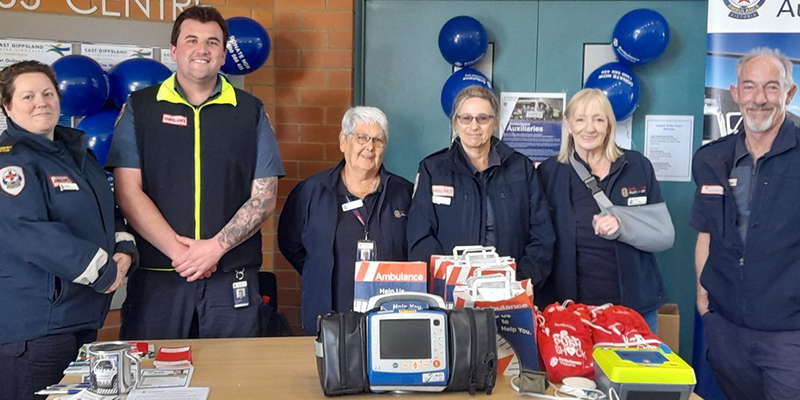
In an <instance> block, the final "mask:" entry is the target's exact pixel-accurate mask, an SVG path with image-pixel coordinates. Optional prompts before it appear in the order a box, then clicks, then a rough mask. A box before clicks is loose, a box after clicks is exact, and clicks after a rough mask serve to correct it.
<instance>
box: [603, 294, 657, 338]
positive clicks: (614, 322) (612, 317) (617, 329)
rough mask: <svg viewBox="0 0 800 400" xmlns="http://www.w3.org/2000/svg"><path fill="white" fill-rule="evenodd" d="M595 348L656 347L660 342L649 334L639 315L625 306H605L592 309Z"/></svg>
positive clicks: (648, 329)
mask: <svg viewBox="0 0 800 400" xmlns="http://www.w3.org/2000/svg"><path fill="white" fill-rule="evenodd" d="M591 312H592V314H593V316H594V318H593V320H592V323H591V325H592V335H593V337H594V344H595V346H611V347H639V348H643V347H658V346H660V345H661V344H662V343H661V340H660V339H659V338H658V337H657V336H656V335H654V334H653V333H652V332H650V328H648V327H647V323H645V322H644V318H642V316H641V315H639V313H637V312H636V311H635V310H632V309H630V308H628V307H625V306H620V305H613V304H606V305H602V306H598V307H593V308H592V311H591Z"/></svg>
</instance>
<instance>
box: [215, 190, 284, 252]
mask: <svg viewBox="0 0 800 400" xmlns="http://www.w3.org/2000/svg"><path fill="white" fill-rule="evenodd" d="M277 188H278V178H277V177H275V176H270V177H267V178H259V179H256V180H254V181H253V190H252V195H251V196H250V199H248V200H247V202H245V203H244V204H243V205H242V206H241V207H240V208H239V211H237V212H236V215H234V216H233V218H231V220H230V221H228V224H227V225H225V227H224V228H222V231H221V232H220V236H219V239H218V241H219V245H220V246H222V248H223V249H225V250H228V249H231V248H233V247H236V246H238V245H239V244H240V243H242V242H244V241H245V240H247V239H249V238H250V237H251V236H253V234H255V233H256V232H257V231H258V230H259V229H261V224H263V223H264V221H266V220H267V218H269V216H270V215H272V212H273V211H274V210H275V196H276V195H277V192H278V189H277Z"/></svg>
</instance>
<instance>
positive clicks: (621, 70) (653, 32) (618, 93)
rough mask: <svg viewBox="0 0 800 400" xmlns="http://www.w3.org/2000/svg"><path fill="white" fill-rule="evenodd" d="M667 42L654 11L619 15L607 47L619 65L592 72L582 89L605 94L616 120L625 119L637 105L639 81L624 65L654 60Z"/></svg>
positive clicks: (666, 28) (661, 20)
mask: <svg viewBox="0 0 800 400" xmlns="http://www.w3.org/2000/svg"><path fill="white" fill-rule="evenodd" d="M668 43H669V25H668V24H667V20H666V19H664V17H663V16H662V15H661V14H659V13H658V12H657V11H654V10H650V9H647V8H640V9H636V10H633V11H631V12H629V13H627V14H625V15H623V16H622V18H620V20H619V21H618V22H617V25H616V26H615V27H614V33H613V34H612V36H611V46H612V47H613V48H614V53H616V55H617V59H618V60H619V62H612V63H608V64H605V65H603V66H601V67H599V68H597V69H596V70H594V72H592V73H591V74H590V75H589V77H588V78H587V79H586V83H585V84H584V87H587V88H596V89H600V90H601V91H602V92H603V93H605V95H606V96H607V97H608V100H609V102H610V103H611V107H612V108H613V109H614V116H615V117H616V119H617V120H618V121H621V120H624V119H627V118H629V117H630V116H631V115H632V114H633V111H634V110H635V109H636V106H637V104H638V103H639V82H638V80H637V79H636V75H635V74H634V73H633V71H632V70H631V69H630V68H628V66H634V65H642V64H646V63H649V62H651V61H653V60H655V59H656V58H658V56H660V55H661V54H662V53H663V52H664V50H665V49H666V48H667V44H668Z"/></svg>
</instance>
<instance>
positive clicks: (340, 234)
mask: <svg viewBox="0 0 800 400" xmlns="http://www.w3.org/2000/svg"><path fill="white" fill-rule="evenodd" d="M388 139H389V130H388V122H387V120H386V115H385V114H384V113H383V112H382V111H381V110H379V109H377V108H374V107H353V108H351V109H349V110H347V112H346V113H345V114H344V118H343V119H342V130H341V133H340V134H339V149H340V150H341V151H342V153H344V159H343V160H342V161H340V162H339V164H338V165H336V166H335V167H333V168H331V169H328V170H325V171H322V172H320V173H317V174H316V175H313V176H311V177H309V178H308V179H306V180H304V181H302V182H300V183H299V184H298V185H297V186H296V187H295V188H294V189H293V190H292V192H291V193H290V194H289V197H288V198H287V199H286V204H285V205H284V206H283V212H282V213H281V218H280V221H279V223H278V246H279V247H280V250H281V253H283V256H284V257H286V259H287V260H288V261H289V262H290V263H291V264H292V266H293V267H294V268H295V269H296V270H297V272H299V273H300V274H301V275H302V278H303V292H302V324H303V331H304V333H306V334H308V335H313V334H316V320H317V316H318V315H321V314H325V313H327V312H329V311H332V310H335V311H339V312H342V311H348V310H351V309H352V308H353V285H354V278H355V262H356V261H373V260H376V261H377V260H379V261H405V259H406V242H405V234H406V220H407V215H408V208H409V206H410V203H411V190H412V185H411V183H410V182H408V181H407V180H405V179H403V178H401V177H399V176H397V175H394V174H392V173H390V172H388V171H386V168H384V167H383V165H382V160H383V154H384V150H385V149H386V143H387V140H388Z"/></svg>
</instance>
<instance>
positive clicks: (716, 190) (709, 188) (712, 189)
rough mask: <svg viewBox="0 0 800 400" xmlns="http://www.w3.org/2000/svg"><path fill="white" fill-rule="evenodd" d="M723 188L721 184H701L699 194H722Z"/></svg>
mask: <svg viewBox="0 0 800 400" xmlns="http://www.w3.org/2000/svg"><path fill="white" fill-rule="evenodd" d="M723 193H725V189H723V188H722V186H721V185H703V186H701V187H700V194H715V195H719V196H722V194H723Z"/></svg>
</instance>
